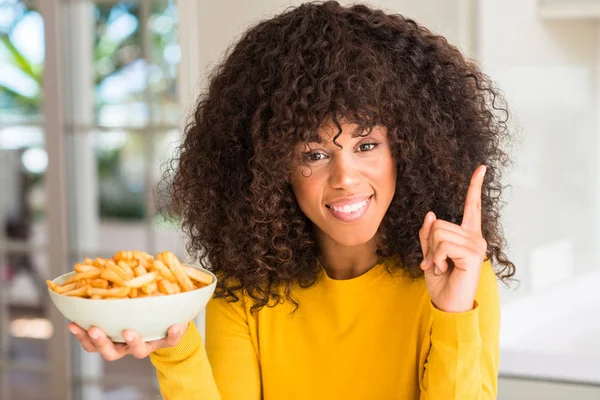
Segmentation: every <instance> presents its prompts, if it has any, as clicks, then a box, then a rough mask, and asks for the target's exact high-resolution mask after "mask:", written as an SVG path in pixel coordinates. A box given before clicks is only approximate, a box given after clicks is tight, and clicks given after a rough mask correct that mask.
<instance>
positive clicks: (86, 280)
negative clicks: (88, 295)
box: [76, 278, 89, 289]
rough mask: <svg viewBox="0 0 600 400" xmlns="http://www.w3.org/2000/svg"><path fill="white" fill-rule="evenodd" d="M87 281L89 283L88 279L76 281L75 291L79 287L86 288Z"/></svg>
mask: <svg viewBox="0 0 600 400" xmlns="http://www.w3.org/2000/svg"><path fill="white" fill-rule="evenodd" d="M88 281H89V279H88V278H83V279H80V280H78V281H77V282H76V285H77V286H76V287H77V289H79V288H80V287H84V286H87V285H88Z"/></svg>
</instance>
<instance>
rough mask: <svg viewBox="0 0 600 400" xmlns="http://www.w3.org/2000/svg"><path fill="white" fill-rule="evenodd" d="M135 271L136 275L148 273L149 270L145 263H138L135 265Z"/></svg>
mask: <svg viewBox="0 0 600 400" xmlns="http://www.w3.org/2000/svg"><path fill="white" fill-rule="evenodd" d="M133 272H134V273H135V276H140V275H146V274H147V273H148V271H147V270H146V268H144V266H143V265H138V266H137V267H135V268H134V269H133Z"/></svg>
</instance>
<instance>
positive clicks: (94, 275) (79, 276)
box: [67, 268, 102, 283]
mask: <svg viewBox="0 0 600 400" xmlns="http://www.w3.org/2000/svg"><path fill="white" fill-rule="evenodd" d="M101 273H102V270H100V269H99V268H96V269H95V270H94V271H85V272H79V273H77V274H75V275H73V276H72V277H71V278H69V280H68V281H67V283H71V282H75V281H78V280H80V279H84V278H90V279H93V278H98V277H99V276H100V274H101Z"/></svg>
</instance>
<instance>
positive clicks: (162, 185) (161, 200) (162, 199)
mask: <svg viewBox="0 0 600 400" xmlns="http://www.w3.org/2000/svg"><path fill="white" fill-rule="evenodd" d="M180 140H181V134H180V132H179V131H178V130H176V129H173V130H170V131H167V132H165V133H161V134H158V135H156V136H155V138H154V160H153V168H152V179H153V184H154V187H155V188H156V193H157V196H156V200H155V201H156V203H157V212H156V215H155V216H154V218H153V227H154V235H155V236H154V237H155V244H156V248H157V250H159V251H165V250H169V251H172V252H173V253H175V254H176V255H177V256H178V257H180V258H181V259H182V260H186V259H187V253H186V251H185V240H183V239H182V236H181V231H179V230H178V228H179V225H178V221H177V219H175V218H174V217H173V216H171V215H169V214H168V210H167V207H168V202H169V192H168V185H169V182H168V181H166V180H164V179H163V176H164V174H165V172H166V169H167V168H169V164H170V162H171V160H173V158H174V157H175V156H176V151H177V148H178V145H179V143H180Z"/></svg>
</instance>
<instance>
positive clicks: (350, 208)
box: [325, 195, 373, 222]
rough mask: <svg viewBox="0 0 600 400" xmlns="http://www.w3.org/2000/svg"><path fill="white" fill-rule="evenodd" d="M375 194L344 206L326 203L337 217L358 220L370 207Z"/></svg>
mask: <svg viewBox="0 0 600 400" xmlns="http://www.w3.org/2000/svg"><path fill="white" fill-rule="evenodd" d="M372 198H373V195H371V196H369V198H367V199H366V200H363V201H358V202H356V203H352V204H345V205H343V206H332V205H329V204H326V205H325V207H327V209H328V210H329V212H330V213H331V214H332V215H333V216H334V217H335V218H337V219H339V220H340V221H343V222H356V221H360V220H361V219H362V218H363V217H364V216H365V214H366V213H367V211H368V209H369V205H370V204H371V199H372Z"/></svg>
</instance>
